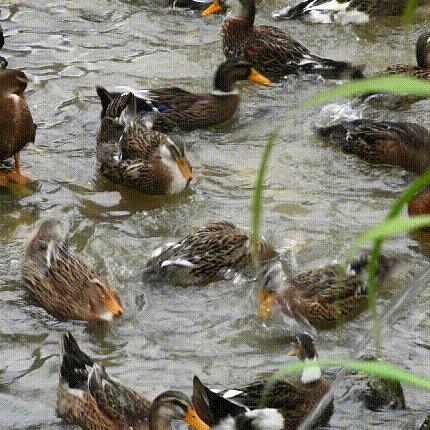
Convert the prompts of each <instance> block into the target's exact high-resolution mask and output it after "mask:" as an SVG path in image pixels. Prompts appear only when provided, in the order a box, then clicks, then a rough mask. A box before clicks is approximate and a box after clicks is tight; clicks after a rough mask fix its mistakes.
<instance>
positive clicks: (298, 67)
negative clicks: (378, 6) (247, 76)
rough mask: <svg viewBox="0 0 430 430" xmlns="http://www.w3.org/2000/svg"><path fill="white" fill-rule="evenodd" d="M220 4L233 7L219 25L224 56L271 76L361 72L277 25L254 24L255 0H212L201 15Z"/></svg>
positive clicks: (357, 75) (331, 75)
mask: <svg viewBox="0 0 430 430" xmlns="http://www.w3.org/2000/svg"><path fill="white" fill-rule="evenodd" d="M224 6H231V7H232V8H233V10H232V11H231V12H230V13H229V14H228V15H227V17H226V18H225V19H224V23H223V25H222V29H221V37H222V42H223V49H224V54H225V56H226V57H227V58H233V57H238V58H242V59H244V60H245V61H247V62H249V63H250V64H252V66H253V67H255V68H256V69H257V70H259V71H260V72H261V73H263V75H265V76H267V77H268V78H269V79H271V80H279V79H282V78H283V77H284V76H285V75H288V74H292V73H299V72H303V73H315V74H318V75H321V76H323V77H325V78H327V79H347V78H360V77H362V76H363V73H362V72H363V70H362V67H361V66H360V67H355V66H352V65H351V64H349V63H347V62H344V61H334V60H330V59H327V58H322V57H319V56H317V55H314V54H312V53H311V52H310V51H309V50H308V49H307V48H306V47H305V46H303V45H302V44H301V43H299V42H297V41H296V40H294V39H293V38H291V37H290V36H289V35H288V34H286V33H284V32H283V31H282V30H280V29H279V28H276V27H272V26H267V25H260V26H256V25H254V20H255V0H214V2H213V4H212V5H211V6H209V7H208V8H207V9H206V10H205V11H204V12H203V15H210V14H212V13H217V12H219V11H221V10H222V9H223V7H224Z"/></svg>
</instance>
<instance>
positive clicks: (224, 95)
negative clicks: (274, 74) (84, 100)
mask: <svg viewBox="0 0 430 430" xmlns="http://www.w3.org/2000/svg"><path fill="white" fill-rule="evenodd" d="M241 80H251V81H254V82H258V83H260V84H262V85H269V84H270V81H269V80H268V79H267V78H265V77H264V76H262V75H261V74H260V73H258V72H257V71H256V70H255V69H253V68H252V66H251V65H250V64H249V63H246V62H245V61H242V60H238V59H231V60H228V61H226V62H224V63H222V64H221V65H220V66H219V67H218V70H217V72H216V75H215V79H214V89H213V90H212V91H211V92H210V93H191V92H188V91H185V90H183V89H181V88H177V87H173V88H159V89H154V90H141V91H133V90H132V92H133V94H134V95H135V96H136V98H137V113H138V114H139V115H140V116H141V117H143V118H145V116H146V115H148V114H151V126H152V129H153V130H157V131H163V132H168V131H172V130H173V129H175V128H178V129H181V130H186V131H189V130H194V129H197V128H206V127H211V126H214V125H218V124H222V123H224V122H226V121H227V120H229V119H230V118H231V117H232V116H233V115H234V113H235V112H236V110H237V108H238V106H239V101H240V97H239V94H238V93H237V91H236V90H235V89H234V85H235V83H236V82H237V81H241ZM125 90H126V91H125V92H128V89H125ZM122 93H124V91H121V92H113V93H110V96H109V97H103V98H101V102H102V108H103V111H102V116H103V114H104V113H105V111H106V109H107V107H108V106H109V104H110V102H111V100H112V98H115V97H118V96H119V95H121V94H122ZM99 95H100V94H99Z"/></svg>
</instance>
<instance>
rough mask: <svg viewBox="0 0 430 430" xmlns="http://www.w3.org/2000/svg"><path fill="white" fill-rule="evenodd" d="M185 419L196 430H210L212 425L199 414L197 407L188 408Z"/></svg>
mask: <svg viewBox="0 0 430 430" xmlns="http://www.w3.org/2000/svg"><path fill="white" fill-rule="evenodd" d="M184 421H185V422H186V423H187V424H188V425H190V426H191V427H192V428H194V429H195V430H210V427H209V426H208V425H207V424H206V423H205V422H204V421H203V420H202V419H201V418H200V417H199V416H198V415H197V412H196V410H195V409H188V412H187V414H186V415H185V417H184Z"/></svg>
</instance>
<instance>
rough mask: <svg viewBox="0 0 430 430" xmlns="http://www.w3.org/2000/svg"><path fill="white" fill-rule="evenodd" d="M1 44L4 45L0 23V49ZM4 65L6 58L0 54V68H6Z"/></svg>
mask: <svg viewBox="0 0 430 430" xmlns="http://www.w3.org/2000/svg"><path fill="white" fill-rule="evenodd" d="M3 46H4V35H3V29H2V28H1V25H0V49H2V48H3ZM6 67H7V60H6V58H4V57H2V56H0V70H1V69H6Z"/></svg>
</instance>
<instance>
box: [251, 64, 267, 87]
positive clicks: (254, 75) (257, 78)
mask: <svg viewBox="0 0 430 430" xmlns="http://www.w3.org/2000/svg"><path fill="white" fill-rule="evenodd" d="M248 81H254V82H258V83H259V84H261V85H270V84H271V83H272V81H271V80H270V79H267V78H266V77H265V76H263V75H262V74H261V73H260V72H257V70H255V69H254V68H252V69H251V74H250V75H249V76H248Z"/></svg>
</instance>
